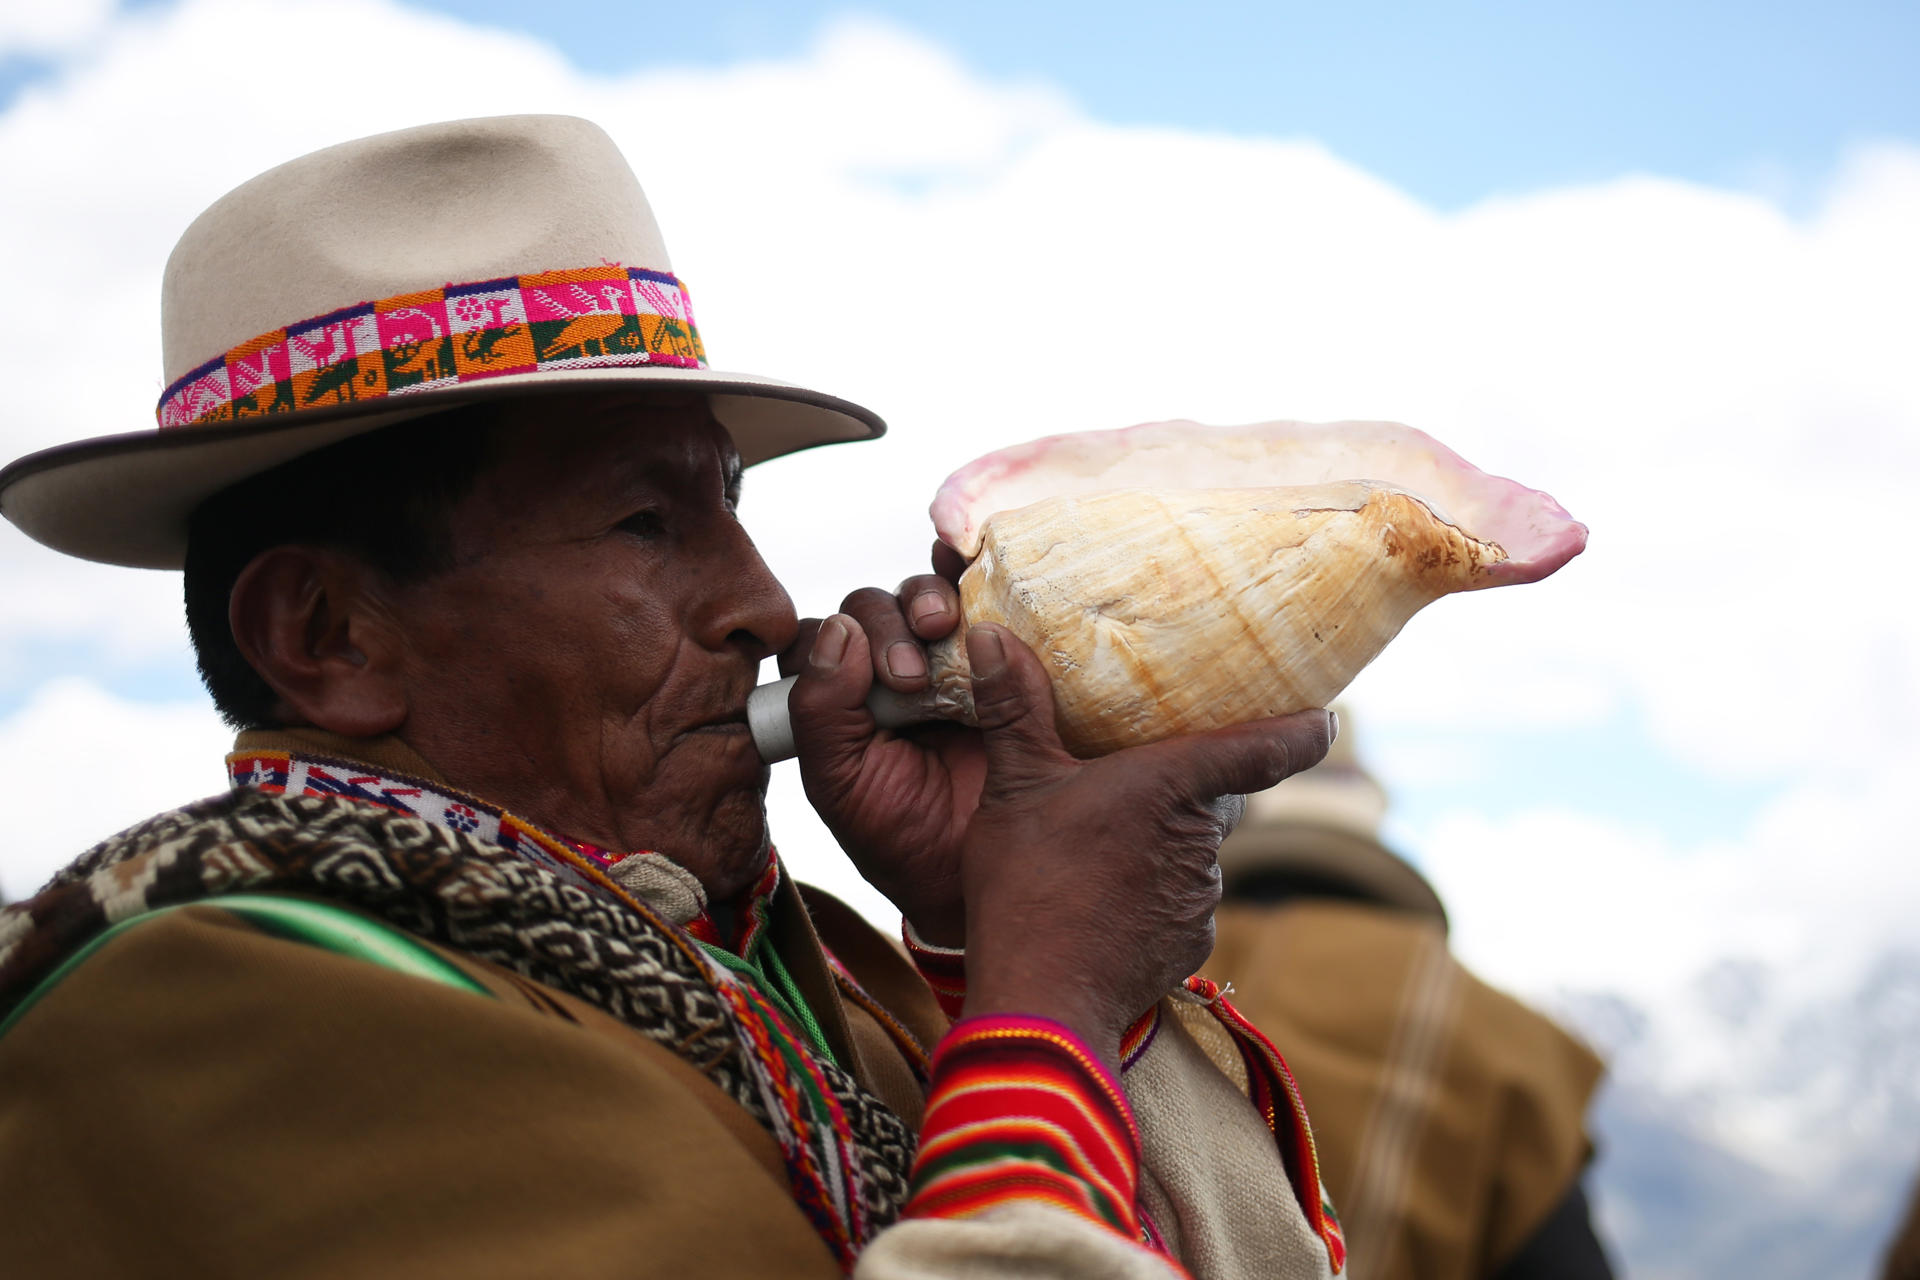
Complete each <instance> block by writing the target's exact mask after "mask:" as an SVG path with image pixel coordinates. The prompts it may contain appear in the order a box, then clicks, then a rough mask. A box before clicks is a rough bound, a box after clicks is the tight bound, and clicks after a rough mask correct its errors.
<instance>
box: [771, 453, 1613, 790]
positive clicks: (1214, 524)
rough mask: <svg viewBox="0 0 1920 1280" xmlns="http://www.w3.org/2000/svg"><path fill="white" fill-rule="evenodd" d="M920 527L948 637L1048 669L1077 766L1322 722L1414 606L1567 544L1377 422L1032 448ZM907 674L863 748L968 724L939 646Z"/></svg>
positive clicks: (1503, 485) (1542, 562)
mask: <svg viewBox="0 0 1920 1280" xmlns="http://www.w3.org/2000/svg"><path fill="white" fill-rule="evenodd" d="M932 516H933V523H934V528H935V529H936V530H937V531H938V533H939V535H940V537H941V539H942V540H943V541H944V542H946V543H947V544H948V545H950V546H952V547H954V548H955V549H956V550H958V551H960V552H961V553H962V554H963V555H964V556H966V558H967V559H968V560H969V561H970V563H969V564H968V566H967V570H966V572H965V573H964V574H962V575H961V578H960V602H961V607H962V609H963V611H964V612H965V614H966V618H967V622H968V624H969V625H971V624H976V623H981V622H997V623H1000V624H1001V625H1003V626H1005V627H1007V628H1009V629H1010V630H1012V631H1013V632H1014V633H1015V634H1016V635H1018V636H1019V637H1020V638H1021V639H1023V640H1025V641H1026V643H1027V644H1028V645H1029V646H1030V647H1031V648H1032V649H1033V651H1034V652H1035V653H1036V654H1038V655H1039V656H1040V658H1041V660H1042V661H1043V662H1045V663H1046V664H1047V666H1048V668H1049V670H1050V672H1051V674H1052V677H1053V690H1054V703H1055V708H1056V711H1057V720H1058V725H1059V729H1060V736H1061V740H1062V741H1063V742H1065V744H1066V745H1067V748H1068V749H1069V750H1070V751H1072V752H1074V753H1075V754H1076V755H1080V756H1096V755H1101V754H1104V753H1106V752H1109V751H1114V750H1117V749H1119V748H1121V747H1126V746H1132V745H1135V744H1138V743H1143V742H1152V741H1154V740H1155V739H1158V738H1164V737H1169V736H1171V735H1173V734H1178V733H1188V732H1194V731H1198V730H1203V729H1212V728H1219V727H1222V726H1225V725H1230V724H1238V723H1242V722H1244V721H1248V720H1256V719H1260V718H1262V717H1265V716H1275V715H1284V714H1286V713H1287V712H1290V711H1299V710H1302V709H1305V708H1307V707H1324V706H1326V705H1327V704H1329V703H1331V702H1332V701H1333V700H1334V698H1335V697H1336V696H1338V695H1339V693H1340V692H1341V691H1342V690H1343V689H1345V688H1346V687H1347V684H1348V682H1349V681H1351V680H1352V679H1353V677H1354V676H1356V675H1357V674H1359V672H1360V670H1361V668H1363V667H1365V666H1366V665H1367V663H1369V662H1371V661H1373V659H1374V658H1375V656H1377V655H1378V654H1379V653H1380V651H1381V650H1382V649H1384V648H1385V647H1386V645H1387V642H1388V641H1390V640H1392V639H1393V637H1394V636H1395V635H1397V634H1399V631H1400V628H1401V627H1403V626H1404V625H1406V622H1407V619H1409V618H1411V617H1412V616H1413V615H1414V614H1415V613H1417V612H1419V611H1420V610H1421V609H1423V608H1425V607H1426V606H1427V605H1428V604H1431V603H1432V602H1433V601H1435V600H1437V599H1439V598H1440V597H1441V596H1444V595H1448V594H1450V593H1452V592H1456V591H1478V590H1481V589H1482V588H1485V587H1500V586H1509V585H1512V584H1514V583H1522V582H1536V581H1538V580H1539V579H1541V578H1544V577H1546V576H1547V575H1548V574H1550V573H1552V572H1553V571H1554V570H1556V569H1558V568H1559V567H1560V566H1561V565H1563V564H1565V563H1566V562H1567V561H1569V560H1571V559H1572V558H1573V557H1574V556H1576V555H1579V554H1580V552H1581V550H1582V549H1584V548H1585V546H1586V544H1587V530H1586V526H1585V525H1582V524H1579V523H1578V522H1576V521H1575V520H1574V519H1573V518H1572V517H1571V516H1569V515H1568V514H1567V513H1566V511H1565V510H1564V509H1563V508H1562V507H1561V506H1560V504H1559V503H1557V502H1555V501H1554V500H1553V499H1552V498H1550V497H1548V496H1547V495H1546V494H1544V493H1540V492H1537V491H1535V490H1533V489H1528V488H1525V487H1524V486H1522V485H1519V484H1516V483H1514V482H1513V481H1511V480H1505V479H1502V478H1500V477H1499V476H1492V475H1488V474H1486V473H1485V472H1483V471H1480V470H1478V469H1477V468H1475V467H1474V466H1472V465H1471V464H1469V463H1468V462H1467V461H1465V460H1464V459H1463V458H1461V457H1460V456H1459V455H1458V454H1456V453H1454V452H1453V451H1452V450H1450V449H1448V448H1447V447H1446V446H1444V445H1442V444H1441V443H1440V442H1439V441H1437V440H1434V439H1433V438H1432V437H1431V436H1428V435H1426V434H1424V433H1422V432H1419V431H1415V430H1414V429H1413V428H1411V427H1403V426H1400V425H1399V424H1397V423H1392V422H1333V423H1306V422H1267V423H1260V424H1258V425H1255V426H1248V427H1207V426H1202V425H1200V424H1199V423H1196V422H1156V423H1149V424H1147V425H1145V426H1138V427H1128V428H1126V429H1124V430H1119V431H1093V432H1086V433H1082V434H1077V435H1061V436H1050V437H1048V438H1046V439H1044V440H1036V441H1033V442H1032V443H1030V444H1023V445H1018V446H1016V447H1014V448H1011V449H1002V450H1000V451H999V452H998V453H991V454H988V455H987V456H986V457H984V458H981V459H979V460H977V461H975V462H972V463H969V464H968V465H967V466H965V467H962V468H961V469H960V470H958V471H956V472H954V473H953V475H951V476H949V477H948V478H947V481H946V483H945V484H943V485H942V486H941V487H940V492H939V494H938V495H937V496H936V497H935V498H934V501H933V508H932ZM929 659H930V662H929V665H930V667H931V674H932V684H933V691H932V693H931V694H930V695H928V696H926V697H923V698H920V699H909V700H903V699H902V698H901V697H900V696H899V695H890V694H885V693H881V694H879V695H877V696H876V698H875V700H874V701H873V702H872V703H871V704H870V705H872V707H873V710H874V714H875V716H876V718H877V719H878V720H879V721H880V723H881V724H882V725H883V726H886V727H893V726H896V725H899V724H902V723H910V722H912V721H914V720H925V719H932V718H946V719H957V720H971V719H972V713H973V703H972V693H971V683H970V680H969V675H968V670H967V659H966V649H965V646H964V643H963V641H962V637H961V635H960V634H959V633H956V634H955V635H954V636H953V637H951V638H949V639H948V640H946V641H943V642H941V643H940V644H938V645H936V646H934V648H933V650H932V652H931V653H930V655H929ZM775 688H776V687H775V686H767V689H766V694H767V696H760V691H756V699H757V700H756V701H754V702H750V703H749V708H748V714H749V720H750V721H751V722H752V723H753V725H754V732H755V740H756V741H757V742H759V743H761V748H762V752H763V754H766V755H767V758H768V759H776V758H782V756H784V755H785V754H791V736H790V734H787V733H786V722H785V711H786V706H785V691H784V690H780V691H779V692H778V693H775V692H774V689H775ZM763 723H764V724H766V725H770V726H772V728H770V729H768V730H767V731H766V732H763V728H762V726H763ZM781 734H786V736H785V737H779V736H778V735H781ZM776 741H777V742H779V743H781V744H782V745H780V746H779V747H778V748H777V751H778V753H779V754H774V753H773V750H774V749H772V748H770V746H769V744H770V743H772V742H776Z"/></svg>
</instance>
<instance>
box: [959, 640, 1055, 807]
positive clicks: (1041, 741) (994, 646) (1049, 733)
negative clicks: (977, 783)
mask: <svg viewBox="0 0 1920 1280" xmlns="http://www.w3.org/2000/svg"><path fill="white" fill-rule="evenodd" d="M967 663H968V665H969V666H970V667H972V669H973V709H974V714H975V716H976V717H977V718H978V720H979V723H980V731H981V735H982V741H983V743H984V744H985V748H986V753H987V777H988V781H989V784H990V785H992V786H995V787H998V788H1002V789H1004V788H1007V787H1018V786H1022V785H1025V784H1028V783H1032V782H1036V781H1039V780H1042V779H1045V778H1051V777H1053V776H1056V775H1057V774H1058V773H1059V771H1060V770H1061V769H1062V768H1065V767H1070V766H1072V764H1073V763H1074V761H1073V757H1072V756H1070V755H1068V754H1067V749H1066V748H1065V747H1063V746H1061V745H1060V734H1059V731H1058V730H1057V729H1056V728H1055V727H1054V723H1053V685H1052V683H1051V682H1050V681H1049V680H1048V678H1047V670H1046V668H1045V667H1043V666H1042V665H1041V664H1040V659H1039V658H1037V657H1035V656H1034V653H1033V650H1031V649H1029V648H1027V646H1026V645H1025V644H1024V643H1023V642H1022V641H1021V640H1020V638H1019V637H1018V636H1016V635H1014V634H1013V633H1012V632H1011V631H1008V630H1007V629H1006V628H1005V627H1001V626H996V625H994V624H992V623H985V624H982V625H980V626H977V627H974V628H973V629H972V630H970V631H968V632H967Z"/></svg>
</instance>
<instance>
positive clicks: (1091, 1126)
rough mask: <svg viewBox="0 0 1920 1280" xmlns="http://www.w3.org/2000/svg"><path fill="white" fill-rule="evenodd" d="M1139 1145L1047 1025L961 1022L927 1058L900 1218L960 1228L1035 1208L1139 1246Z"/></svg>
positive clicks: (1113, 1101) (1091, 1070) (1080, 1050)
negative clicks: (927, 1076)
mask: <svg viewBox="0 0 1920 1280" xmlns="http://www.w3.org/2000/svg"><path fill="white" fill-rule="evenodd" d="M1139 1176H1140V1138H1139V1131H1138V1130H1137V1129H1136V1128H1135V1127H1134V1123H1133V1112H1132V1111H1131V1109H1130V1108H1129V1107H1128V1106H1127V1100H1126V1096H1125V1095H1124V1094H1122V1093H1121V1092H1120V1086H1119V1085H1118V1083H1116V1082H1115V1081H1114V1079H1113V1077H1112V1076H1111V1075H1110V1074H1108V1072H1107V1071H1106V1069H1105V1068H1104V1067H1102V1066H1101V1065H1100V1063H1099V1062H1098V1061H1097V1060H1096V1059H1095V1058H1094V1056H1093V1055H1092V1054H1091V1053H1090V1052H1088V1050H1087V1048H1086V1046H1085V1045H1084V1044H1082V1043H1081V1042H1080V1040H1079V1039H1078V1038H1077V1037H1076V1036H1075V1035H1074V1034H1073V1033H1072V1032H1071V1031H1068V1030H1067V1029H1066V1028H1065V1027H1063V1026H1061V1025H1060V1024H1059V1023H1057V1022H1054V1021H1051V1020H1050V1019H1046V1018H1029V1017H1021V1016H1016V1015H993V1016H988V1017H978V1018H966V1019H963V1020H962V1021H960V1022H959V1023H956V1024H955V1026H954V1028H953V1030H952V1031H951V1032H949V1033H948V1034H947V1036H946V1038H945V1039H943V1040H942V1041H941V1042H940V1047H939V1048H938V1049H936V1050H935V1051H934V1055H933V1080H932V1084H931V1086H930V1088H929V1091H928V1094H927V1112H926V1120H925V1122H924V1124H923V1126H922V1128H921V1131H920V1153H919V1156H918V1157H917V1158H916V1160H915V1161H914V1169H913V1188H912V1193H911V1195H910V1197H909V1199H908V1201H907V1205H906V1209H905V1210H904V1214H903V1216H905V1217H909V1218H968V1217H973V1216H974V1215H976V1214H980V1213H983V1212H985V1211H987V1210H989V1209H992V1208H995V1207H997V1206H999V1205H1003V1204H1009V1203H1012V1202H1015V1201H1034V1200H1038V1201H1042V1202H1044V1203H1047V1204H1051V1205H1054V1206H1055V1207H1057V1208H1061V1209H1065V1210H1067V1211H1068V1212H1070V1213H1074V1214H1077V1215H1079V1216H1080V1217H1083V1218H1086V1219H1088V1220H1090V1221H1092V1222H1095V1223H1098V1224H1099V1225H1101V1226H1105V1227H1107V1228H1110V1229H1111V1230H1113V1231H1116V1232H1119V1233H1120V1234H1121V1235H1123V1236H1125V1237H1127V1238H1128V1239H1129V1240H1134V1241H1137V1240H1139V1239H1140V1214H1139V1210H1138V1208H1137V1207H1136V1204H1135V1193H1136V1190H1137V1187H1138V1184H1139Z"/></svg>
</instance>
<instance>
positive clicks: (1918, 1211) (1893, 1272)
mask: <svg viewBox="0 0 1920 1280" xmlns="http://www.w3.org/2000/svg"><path fill="white" fill-rule="evenodd" d="M1880 1280H1920V1180H1916V1182H1915V1183H1914V1189H1913V1192H1912V1194H1911V1195H1909V1197H1908V1203H1907V1212H1906V1216H1905V1217H1903V1218H1901V1220H1900V1224H1899V1226H1898V1227H1897V1228H1895V1230H1894V1233H1893V1238H1892V1239H1891V1240H1889V1241H1888V1242H1887V1248H1886V1257H1885V1259H1884V1260H1883V1262H1882V1264H1881V1268H1880Z"/></svg>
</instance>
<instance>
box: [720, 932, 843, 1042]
mask: <svg viewBox="0 0 1920 1280" xmlns="http://www.w3.org/2000/svg"><path fill="white" fill-rule="evenodd" d="M694 941H696V942H699V939H697V938H696V939H694ZM700 949H701V950H702V951H705V952H706V953H707V954H708V955H710V956H712V957H713V958H714V959H715V960H716V961H718V962H719V963H720V964H721V965H723V966H724V967H726V968H728V969H731V970H732V971H733V972H735V973H737V974H739V975H740V976H741V977H743V978H746V979H747V980H748V981H750V982H752V983H753V989H754V990H755V991H758V992H759V993H760V994H761V995H762V996H765V997H766V999H767V1002H768V1003H769V1004H771V1005H772V1006H773V1007H774V1008H776V1009H778V1010H779V1011H780V1016H782V1017H783V1018H785V1019H786V1020H787V1021H789V1022H791V1023H792V1024H793V1025H794V1026H796V1027H798V1028H800V1034H802V1035H804V1036H805V1037H806V1038H807V1044H808V1045H809V1046H810V1047H811V1048H812V1049H813V1051H814V1052H815V1053H817V1054H819V1055H820V1056H821V1057H823V1058H825V1059H826V1060H827V1061H828V1062H831V1063H833V1065H835V1066H836V1067H837V1066H840V1065H841V1062H840V1060H839V1059H838V1058H836V1057H835V1056H834V1054H833V1046H831V1045H829V1044H828V1043H827V1033H826V1032H825V1031H823V1030H822V1029H821V1027H820V1022H819V1020H818V1019H817V1018H815V1017H814V1016H813V1009H812V1007H811V1006H809V1005H808V1004H807V998H806V997H805V996H803V995H801V994H800V984H798V983H797V982H795V981H794V980H793V975H792V974H791V973H789V972H787V966H786V965H785V963H783V962H782V961H781V959H780V953H779V952H777V951H775V950H774V949H773V947H772V946H771V945H770V944H768V943H767V942H765V941H764V939H763V940H762V942H761V943H760V945H758V946H756V947H754V948H753V950H754V953H755V955H756V956H758V957H759V958H760V960H761V961H762V963H761V964H755V963H753V961H751V960H745V959H742V958H741V957H739V956H737V955H735V954H733V952H731V951H729V950H727V949H726V948H725V947H717V946H715V945H714V944H712V943H711V942H701V943H700Z"/></svg>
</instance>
